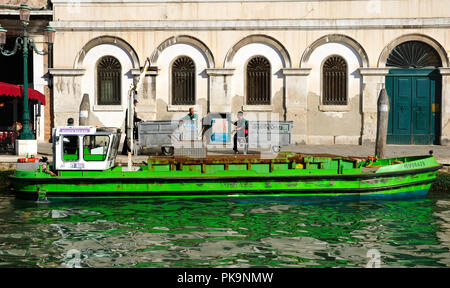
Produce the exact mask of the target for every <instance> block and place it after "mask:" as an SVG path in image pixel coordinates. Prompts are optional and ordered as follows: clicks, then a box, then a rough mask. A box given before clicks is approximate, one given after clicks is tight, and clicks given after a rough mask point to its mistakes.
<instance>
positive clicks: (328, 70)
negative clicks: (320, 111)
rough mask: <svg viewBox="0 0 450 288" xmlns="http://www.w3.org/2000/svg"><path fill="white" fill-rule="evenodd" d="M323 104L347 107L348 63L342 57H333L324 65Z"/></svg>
mask: <svg viewBox="0 0 450 288" xmlns="http://www.w3.org/2000/svg"><path fill="white" fill-rule="evenodd" d="M322 102H323V105H347V63H346V62H345V60H344V58H342V57H340V56H331V57H330V58H328V59H327V60H326V61H325V62H324V64H323V69H322Z"/></svg>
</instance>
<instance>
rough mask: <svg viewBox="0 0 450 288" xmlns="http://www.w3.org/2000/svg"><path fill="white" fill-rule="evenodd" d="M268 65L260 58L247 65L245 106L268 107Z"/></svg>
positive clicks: (264, 59) (255, 58) (266, 61)
mask: <svg viewBox="0 0 450 288" xmlns="http://www.w3.org/2000/svg"><path fill="white" fill-rule="evenodd" d="M270 71H271V69H270V63H269V61H268V60H267V59H266V58H264V57H261V56H258V57H254V58H252V59H251V60H250V61H249V62H248V64H247V105H270V82H271V79H270Z"/></svg>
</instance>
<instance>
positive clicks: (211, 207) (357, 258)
mask: <svg viewBox="0 0 450 288" xmlns="http://www.w3.org/2000/svg"><path fill="white" fill-rule="evenodd" d="M446 197H447V196H443V195H438V196H435V198H433V197H431V198H429V199H417V200H411V201H392V202H388V201H386V202H327V203H320V204H318V203H309V204H294V203H277V202H274V203H252V202H247V203H238V202H232V201H224V200H132V201H130V200H94V201H93V200H84V201H66V202H50V203H35V202H31V201H23V200H15V199H14V198H12V197H10V196H0V265H1V266H3V267H36V266H38V267H366V265H367V263H368V261H369V258H368V255H367V253H368V251H369V250H370V249H376V251H379V252H380V255H381V267H410V266H416V267H417V266H419V267H421V266H424V267H439V266H447V267H449V266H450V254H449V248H450V199H448V198H446Z"/></svg>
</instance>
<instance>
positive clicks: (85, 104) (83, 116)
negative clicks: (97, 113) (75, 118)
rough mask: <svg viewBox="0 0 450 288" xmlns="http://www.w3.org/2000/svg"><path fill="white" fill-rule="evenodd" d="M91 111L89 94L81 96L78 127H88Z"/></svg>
mask: <svg viewBox="0 0 450 288" xmlns="http://www.w3.org/2000/svg"><path fill="white" fill-rule="evenodd" d="M90 109H91V104H90V103H89V94H86V93H85V94H84V95H83V100H81V105H80V117H79V123H80V126H88V125H89V110H90Z"/></svg>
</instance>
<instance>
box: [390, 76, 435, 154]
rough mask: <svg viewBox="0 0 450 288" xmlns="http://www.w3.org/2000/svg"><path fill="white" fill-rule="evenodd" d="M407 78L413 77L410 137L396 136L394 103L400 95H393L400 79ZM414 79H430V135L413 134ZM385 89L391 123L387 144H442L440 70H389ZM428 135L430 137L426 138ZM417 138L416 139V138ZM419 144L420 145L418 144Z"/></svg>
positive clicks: (404, 135) (405, 135) (406, 135)
mask: <svg viewBox="0 0 450 288" xmlns="http://www.w3.org/2000/svg"><path fill="white" fill-rule="evenodd" d="M402 77H403V78H405V77H411V94H410V95H411V99H410V119H409V120H410V125H411V126H410V129H409V136H408V134H394V126H393V125H394V124H397V123H394V119H395V117H394V112H395V111H396V110H395V109H396V107H394V103H395V102H396V100H397V99H394V98H396V97H398V95H393V91H395V88H396V87H394V86H395V85H398V79H400V78H402ZM414 77H416V78H423V77H427V78H429V81H430V82H429V85H430V86H429V89H430V93H429V95H430V102H429V107H430V108H429V109H430V110H429V134H425V136H424V135H422V136H420V135H415V134H414V133H413V130H414V129H413V113H414V111H413V109H414V107H413V101H414V100H415V99H412V95H413V93H415V92H414V91H412V89H413V88H414V85H413V84H415V82H414V79H413V78H414ZM385 87H386V92H387V94H388V96H389V122H388V135H387V144H402V145H410V144H413V145H415V144H418V145H427V144H428V145H430V144H435V145H439V144H440V136H441V121H440V120H441V112H440V106H441V95H442V88H441V87H442V77H441V74H440V72H439V69H436V68H418V69H399V68H393V69H390V70H389V73H388V74H387V75H386V77H385ZM426 135H428V137H427V136H426ZM415 136H416V137H415ZM417 142H418V143H417Z"/></svg>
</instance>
